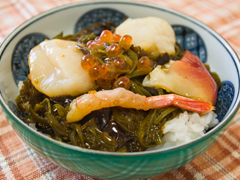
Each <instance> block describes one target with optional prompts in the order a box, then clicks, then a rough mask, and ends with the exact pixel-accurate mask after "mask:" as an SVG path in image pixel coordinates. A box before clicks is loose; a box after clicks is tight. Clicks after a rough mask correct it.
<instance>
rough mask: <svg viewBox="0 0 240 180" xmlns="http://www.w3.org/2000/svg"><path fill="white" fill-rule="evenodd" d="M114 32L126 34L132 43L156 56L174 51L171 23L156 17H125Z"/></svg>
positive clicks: (174, 41) (174, 40)
mask: <svg viewBox="0 0 240 180" xmlns="http://www.w3.org/2000/svg"><path fill="white" fill-rule="evenodd" d="M115 33H116V34H120V35H125V34H128V35H130V36H131V37H132V43H133V44H135V45H137V46H140V47H141V48H143V49H144V50H145V51H147V52H149V53H151V54H153V55H155V56H157V55H159V54H164V53H165V52H167V53H169V54H174V53H175V48H174V47H175V43H176V38H175V33H174V30H173V28H172V27H171V25H170V24H169V23H168V22H167V21H165V20H163V19H161V18H158V17H145V18H136V19H131V18H129V19H127V20H126V21H124V22H123V23H122V24H120V25H119V26H118V27H117V28H116V32H115Z"/></svg>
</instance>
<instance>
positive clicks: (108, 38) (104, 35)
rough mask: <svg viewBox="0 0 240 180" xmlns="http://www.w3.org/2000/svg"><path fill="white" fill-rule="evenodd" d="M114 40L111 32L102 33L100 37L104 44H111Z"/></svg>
mask: <svg viewBox="0 0 240 180" xmlns="http://www.w3.org/2000/svg"><path fill="white" fill-rule="evenodd" d="M112 40H113V34H112V32H111V31H109V30H104V31H102V33H101V35H100V41H102V42H111V41H112Z"/></svg>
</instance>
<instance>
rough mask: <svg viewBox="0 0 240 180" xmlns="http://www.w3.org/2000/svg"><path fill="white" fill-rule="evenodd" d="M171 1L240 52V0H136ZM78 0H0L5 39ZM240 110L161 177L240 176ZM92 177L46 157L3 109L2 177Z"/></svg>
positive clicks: (2, 179)
mask: <svg viewBox="0 0 240 180" xmlns="http://www.w3.org/2000/svg"><path fill="white" fill-rule="evenodd" d="M136 1H139V2H147V3H152V4H156V5H161V6H166V7H169V8H172V9H175V10H178V11H181V12H183V13H185V14H187V15H190V16H192V17H194V18H196V19H198V20H200V21H202V22H203V23H205V24H207V25H208V26H210V27H211V28H213V29H214V30H215V31H216V32H218V33H219V34H220V35H221V36H223V37H224V38H225V39H226V40H227V41H228V42H229V44H230V45H231V46H232V48H233V49H234V50H235V51H236V53H237V54H238V56H239V55H240V0H202V1H194V0H136ZM73 2H77V0H0V22H1V24H0V43H1V42H2V41H3V40H4V38H5V37H6V36H7V35H8V34H10V33H11V31H13V30H14V28H16V27H17V26H19V25H20V24H21V23H23V22H24V21H26V20H28V19H30V18H31V17H33V16H35V15H37V14H39V13H41V12H44V11H46V10H49V9H51V8H54V7H57V6H61V5H64V4H68V3H73ZM239 129H240V111H239V112H238V113H237V115H236V116H235V118H234V120H233V121H232V123H231V124H230V126H229V128H228V129H227V131H226V132H225V133H224V134H223V135H222V136H221V138H220V139H219V140H218V141H217V142H216V143H214V144H213V145H212V146H211V147H210V148H209V149H208V150H207V151H206V152H205V153H204V154H202V155H200V156H199V157H197V158H196V159H194V160H193V161H191V162H190V163H188V164H186V165H184V166H182V167H180V168H178V169H176V170H173V171H170V172H168V173H165V174H162V175H158V176H155V177H152V178H149V180H157V179H214V180H216V179H240V166H239V165H240V148H239V147H240V131H239ZM5 179H10V180H14V179H19V180H20V179H23V180H24V179H31V180H32V179H71V180H72V179H81V180H86V179H89V180H90V179H92V180H97V178H92V177H87V176H83V175H80V174H76V173H73V172H71V171H69V170H66V169H64V168H61V167H58V166H56V165H55V164H53V163H51V162H49V161H47V160H45V159H44V158H42V157H41V156H39V155H38V154H36V153H35V152H34V151H33V150H32V149H31V148H29V147H28V146H26V145H25V144H24V143H23V142H22V140H21V139H20V138H19V137H18V136H17V134H16V133H15V132H14V131H13V129H12V128H11V126H10V125H9V123H8V122H7V120H6V118H5V116H4V115H3V113H2V111H1V109H0V180H5Z"/></svg>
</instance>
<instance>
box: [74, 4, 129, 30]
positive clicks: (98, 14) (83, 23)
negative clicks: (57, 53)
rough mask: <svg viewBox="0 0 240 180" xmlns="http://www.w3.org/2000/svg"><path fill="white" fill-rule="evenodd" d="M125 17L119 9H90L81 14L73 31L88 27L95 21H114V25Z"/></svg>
mask: <svg viewBox="0 0 240 180" xmlns="http://www.w3.org/2000/svg"><path fill="white" fill-rule="evenodd" d="M125 19H126V15H125V14H123V13H121V12H120V11H116V10H114V9H109V8H98V9H94V10H91V11H88V12H87V13H85V14H84V15H83V16H81V17H80V18H79V19H78V21H77V23H76V25H75V33H76V32H77V31H80V30H81V29H82V28H83V27H90V26H91V25H92V24H93V23H96V22H102V21H107V22H114V23H115V25H116V26H118V25H119V24H121V23H122V22H123V21H124V20H125Z"/></svg>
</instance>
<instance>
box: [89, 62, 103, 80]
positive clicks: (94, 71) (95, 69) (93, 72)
mask: <svg viewBox="0 0 240 180" xmlns="http://www.w3.org/2000/svg"><path fill="white" fill-rule="evenodd" d="M100 69H101V66H99V65H97V64H96V65H94V66H92V67H90V68H89V71H88V72H89V76H90V77H91V78H92V79H94V80H97V79H98V78H99V74H100Z"/></svg>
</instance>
